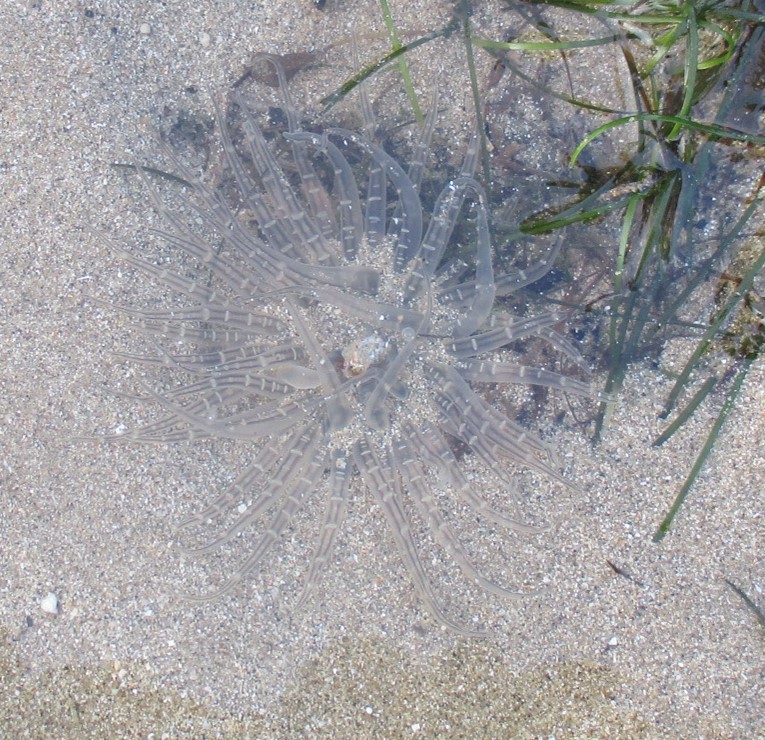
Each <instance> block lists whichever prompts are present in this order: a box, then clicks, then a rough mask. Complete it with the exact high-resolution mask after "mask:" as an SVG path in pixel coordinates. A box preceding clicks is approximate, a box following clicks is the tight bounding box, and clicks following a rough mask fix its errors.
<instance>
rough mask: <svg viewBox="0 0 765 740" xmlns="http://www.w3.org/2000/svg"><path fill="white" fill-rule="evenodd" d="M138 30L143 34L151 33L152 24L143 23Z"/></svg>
mask: <svg viewBox="0 0 765 740" xmlns="http://www.w3.org/2000/svg"><path fill="white" fill-rule="evenodd" d="M138 31H139V33H140V34H141V36H148V35H149V34H150V33H151V26H150V25H149V24H148V23H142V24H141V25H140V26H139V27H138Z"/></svg>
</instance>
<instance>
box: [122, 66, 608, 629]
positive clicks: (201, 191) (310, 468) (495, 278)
mask: <svg viewBox="0 0 765 740" xmlns="http://www.w3.org/2000/svg"><path fill="white" fill-rule="evenodd" d="M264 59H265V61H266V62H268V63H270V64H272V65H273V66H274V69H275V70H276V73H277V75H278V78H279V82H280V87H281V94H282V95H283V99H284V104H283V110H284V113H285V114H286V121H287V126H286V128H287V130H286V131H285V132H284V133H283V140H282V141H281V142H271V141H268V140H267V138H266V137H265V136H264V133H263V130H262V129H261V127H259V125H258V123H256V119H255V116H254V115H253V113H252V112H251V110H250V109H249V108H248V105H247V104H246V103H245V102H244V99H243V97H242V96H241V94H240V93H239V92H238V91H234V92H233V93H232V94H231V103H230V108H229V109H226V110H224V109H223V108H222V107H221V106H220V105H219V104H215V115H216V119H217V124H218V129H219V132H220V137H221V144H222V151H223V159H222V161H223V163H224V165H223V167H222V168H221V171H223V172H224V175H223V176H222V177H220V178H219V182H218V183H217V185H212V184H210V183H208V182H205V181H203V180H202V179H200V178H199V177H197V175H196V174H195V172H194V171H192V168H190V167H189V166H187V165H185V164H183V162H182V161H181V159H180V158H179V157H178V156H176V155H175V154H174V153H173V152H172V151H171V150H170V148H166V149H165V153H166V155H167V157H168V158H169V159H170V161H171V162H172V167H173V168H174V173H173V175H172V179H173V181H174V182H175V184H177V185H178V186H179V187H178V190H180V192H176V193H175V194H174V195H173V198H174V200H173V204H172V206H171V205H169V203H168V199H167V196H166V195H165V194H164V191H163V189H162V188H160V187H159V185H158V180H157V178H158V171H157V170H155V169H152V168H148V167H134V168H133V171H134V172H135V173H137V175H138V177H139V178H140V179H141V181H142V182H143V185H144V186H145V188H146V190H147V192H148V193H149V195H150V198H151V200H152V203H153V206H154V208H155V209H156V210H157V211H158V213H159V214H160V215H161V216H162V218H163V220H164V222H165V223H166V224H167V227H166V228H165V229H163V230H162V231H160V232H158V233H159V235H160V236H161V237H162V238H163V239H164V240H166V242H167V243H168V244H169V245H171V247H172V248H173V249H175V250H176V254H177V255H178V259H177V262H178V263H182V264H184V265H185V270H184V271H181V270H177V266H176V269H174V268H173V267H171V266H167V265H165V264H155V262H153V261H149V260H145V259H140V258H138V257H136V256H135V255H134V254H132V253H130V252H126V251H123V250H119V254H120V255H121V257H122V258H123V259H124V260H125V261H126V262H127V263H129V264H130V265H131V266H133V267H134V268H136V269H137V270H139V271H142V272H143V273H145V274H147V275H149V276H151V278H153V279H155V280H156V281H158V282H160V283H162V284H164V285H165V286H166V287H168V288H169V289H171V291H172V292H174V293H177V294H178V295H179V296H182V297H183V303H182V305H181V307H174V308H172V309H167V310H138V309H123V310H125V311H126V312H127V313H128V314H130V315H131V316H132V317H133V318H134V319H135V321H136V322H137V324H138V325H139V326H140V327H141V328H142V329H143V330H144V331H145V332H147V333H148V334H149V335H151V337H152V339H153V341H156V342H157V343H158V344H159V345H160V346H162V349H160V350H159V351H158V353H157V354H155V355H149V354H146V355H126V357H130V358H131V359H132V360H133V361H135V362H138V363H141V364H145V365H154V366H157V365H159V366H162V367H163V368H164V372H165V373H166V374H167V375H168V377H169V378H171V379H172V381H173V383H174V384H172V383H170V384H169V389H168V383H167V382H166V383H165V387H164V390H162V391H156V390H154V389H153V388H150V387H148V386H146V387H145V394H146V397H147V398H151V399H153V400H154V401H156V403H157V404H158V405H159V406H160V407H161V408H162V409H163V411H162V414H161V416H160V418H158V419H157V420H155V421H153V422H151V423H148V424H145V425H143V426H140V427H138V428H136V429H133V430H132V431H129V432H127V433H125V434H122V435H119V438H120V439H123V440H132V441H139V442H152V443H171V442H177V441H184V440H192V441H194V440H200V439H212V438H223V439H232V440H246V441H247V442H252V443H253V450H254V452H253V455H254V457H253V459H252V461H251V463H250V464H249V466H248V467H247V468H246V469H245V470H244V472H242V473H241V474H240V475H239V476H238V477H237V478H236V480H235V481H234V482H233V483H232V484H231V485H230V487H228V488H227V490H225V491H224V492H223V493H222V494H221V495H220V496H219V497H218V498H217V499H216V500H215V501H213V502H212V503H211V504H209V505H208V506H207V507H206V508H204V509H203V510H202V511H200V512H199V513H197V514H196V515H194V516H193V517H190V518H188V519H186V520H185V521H183V522H181V523H180V524H179V529H180V530H181V531H183V530H186V531H188V530H189V529H190V528H192V527H194V528H196V529H204V528H205V527H208V528H209V526H211V525H212V524H214V523H216V522H217V523H220V521H221V520H222V519H225V518H227V517H228V522H227V523H226V525H225V526H224V527H223V529H222V532H221V534H220V535H219V536H212V537H209V535H208V540H207V541H204V542H201V543H200V542H195V543H194V544H192V545H187V546H186V547H185V548H184V552H189V553H194V554H202V553H209V552H213V551H215V550H216V549H217V548H220V547H221V546H222V545H224V544H225V543H230V542H232V540H233V539H234V538H235V537H236V536H237V535H239V534H240V533H242V532H243V531H244V530H245V529H246V528H248V527H249V526H250V525H251V524H253V523H256V522H261V521H264V522H265V524H264V525H263V527H262V530H261V533H260V534H259V535H258V537H257V538H255V541H254V542H252V543H251V544H250V549H249V551H248V552H247V554H246V555H245V556H242V558H241V561H240V565H239V567H238V568H237V569H236V571H235V572H234V573H233V574H232V575H230V577H228V578H227V580H225V582H224V583H223V585H222V586H221V587H220V588H218V589H217V590H215V591H214V592H212V593H205V594H200V595H195V596H193V597H191V598H194V599H199V600H203V599H212V598H216V597H219V596H221V595H223V594H226V593H227V592H229V591H231V589H233V588H234V587H235V586H236V585H237V584H238V583H239V582H240V581H242V579H243V578H244V577H245V576H246V575H247V574H248V573H251V572H252V571H253V570H254V569H255V568H257V567H259V566H260V564H261V563H262V561H263V560H264V558H265V556H266V555H267V554H268V553H269V551H270V550H271V549H272V548H273V547H274V545H276V544H277V543H278V542H279V540H280V539H281V538H282V536H283V535H284V534H285V528H286V527H287V526H288V524H289V522H290V521H291V520H292V519H293V517H294V516H295V515H296V514H297V512H298V511H299V510H301V509H302V508H303V507H304V506H305V504H306V503H307V501H308V499H309V498H311V497H324V499H325V509H324V516H323V523H322V524H321V525H320V527H319V529H318V537H317V540H316V543H315V547H314V551H313V556H312V557H311V559H310V562H309V563H308V564H307V573H306V575H305V579H304V583H303V588H302V592H301V594H300V596H299V597H298V599H297V604H298V605H301V604H303V603H305V602H306V600H307V599H309V598H310V597H311V595H312V594H313V593H314V592H316V590H317V587H318V586H319V584H320V580H321V577H322V573H323V572H324V570H325V568H326V567H327V565H328V564H329V562H330V559H331V557H332V553H333V545H334V543H335V540H336V537H337V534H338V531H339V530H340V528H341V526H342V524H343V520H344V516H345V513H346V509H347V504H348V501H349V496H350V495H351V493H352V492H353V491H355V490H357V489H358V488H359V487H358V486H357V485H356V483H357V482H360V481H362V482H363V484H364V486H365V487H366V489H367V490H368V491H369V493H370V494H371V496H372V497H373V499H374V500H375V501H376V502H377V504H378V505H379V507H380V508H381V510H382V512H383V513H384V516H385V519H386V521H387V524H388V527H389V530H390V534H391V535H392V538H393V540H394V541H395V543H396V547H397V549H398V552H399V553H400V556H401V558H402V559H403V562H404V564H405V565H406V568H407V570H408V572H409V574H410V576H411V579H412V581H413V583H414V586H415V588H416V591H417V593H418V594H419V596H420V598H421V600H422V602H423V604H424V605H425V606H426V607H427V609H428V610H429V611H430V612H431V614H432V615H433V616H434V617H435V618H436V620H438V622H440V623H441V624H442V625H445V626H447V627H449V628H451V629H452V630H454V631H456V632H459V633H463V634H474V633H475V632H474V630H473V629H472V628H469V627H466V626H465V625H464V624H462V623H461V621H460V620H457V619H455V618H452V617H451V616H450V615H449V614H448V613H447V610H446V609H445V608H444V606H443V604H442V603H441V600H440V599H439V597H438V596H437V593H436V590H435V589H434V585H433V581H432V579H431V578H430V577H429V575H428V572H427V570H426V567H424V564H423V561H422V558H421V555H420V551H419V546H418V544H417V542H418V540H417V537H415V536H414V534H413V532H414V530H415V524H414V522H413V521H412V519H413V518H416V517H419V519H420V521H419V526H420V527H421V526H422V525H423V524H424V525H425V526H426V528H427V529H428V530H429V531H430V532H431V534H432V537H433V539H434V541H435V542H437V543H438V545H439V546H440V547H442V548H443V550H444V551H445V552H446V553H447V554H448V556H449V557H450V558H451V559H452V560H453V562H454V563H455V564H456V565H457V566H458V567H459V569H460V570H461V572H462V573H463V574H464V577H465V578H466V579H468V581H470V582H472V583H474V584H477V585H478V586H479V587H480V588H481V589H484V590H486V591H488V592H491V593H495V594H499V595H502V596H510V597H517V596H518V593H517V592H516V591H513V590H510V589H507V588H505V587H503V586H500V585H498V584H496V583H495V582H493V581H492V580H491V579H490V578H488V577H487V576H486V575H485V574H484V573H482V572H481V571H480V570H479V568H478V567H477V566H476V565H475V564H474V563H473V562H472V561H471V557H470V555H469V553H468V551H467V549H466V547H465V546H464V544H463V542H462V540H461V538H460V537H459V536H458V534H457V531H456V530H455V529H454V528H453V527H452V526H451V524H450V522H449V517H448V515H446V514H445V513H444V509H443V503H442V499H443V496H444V494H446V495H448V496H449V499H448V500H451V501H452V502H453V503H454V505H459V506H466V507H469V508H470V509H471V510H473V511H474V512H475V514H476V515H478V516H479V517H481V518H483V519H484V520H486V521H488V522H491V523H493V524H496V525H500V526H502V527H507V528H510V529H511V530H514V531H516V532H521V533H526V532H531V531H536V530H535V529H534V528H533V527H530V526H528V525H526V524H523V523H522V522H521V521H520V516H519V514H518V507H517V502H516V501H515V499H514V495H513V494H512V493H508V500H507V502H506V506H505V507H504V508H505V510H503V511H500V510H498V509H497V508H496V507H495V506H493V505H491V504H490V502H489V501H488V500H487V498H486V497H485V496H484V495H482V491H481V490H480V489H477V488H476V486H475V485H474V484H472V483H471V482H470V481H469V480H468V477H467V476H466V474H465V473H464V471H463V467H462V466H463V458H464V456H466V455H473V456H475V458H476V459H478V460H480V461H481V463H482V465H484V466H485V468H486V469H487V473H488V475H490V476H493V477H494V479H495V480H496V481H498V482H499V484H500V485H501V486H502V487H503V488H506V489H508V490H509V491H510V492H512V491H513V489H514V485H513V475H512V474H511V472H510V470H509V468H510V467H512V466H513V465H515V466H521V467H524V468H527V469H532V470H534V471H537V472H541V473H543V474H544V475H546V476H549V477H550V478H552V479H555V480H558V481H563V480H564V479H563V477H562V476H561V474H560V472H559V470H558V465H557V463H556V462H555V458H554V456H553V454H552V452H551V450H550V449H549V447H548V445H547V444H545V443H544V442H543V441H542V440H541V439H540V438H538V437H537V436H535V435H534V434H533V433H532V432H530V431H528V430H527V429H525V428H524V427H523V426H521V425H520V424H519V423H518V422H516V421H514V420H513V419H512V418H510V417H509V416H508V415H506V413H505V412H504V411H503V410H501V409H500V408H499V407H498V406H499V404H497V403H492V402H489V401H487V400H486V399H485V398H484V397H482V395H480V394H479V392H478V387H479V386H480V387H481V388H492V387H494V388H496V387H497V384H500V386H501V384H534V385H539V386H548V387H552V388H556V389H559V390H561V391H564V392H566V393H572V394H579V395H586V396H597V393H596V392H595V391H593V389H592V388H591V386H590V385H589V384H588V383H586V382H584V381H581V380H577V379H575V378H572V377H568V376H566V375H563V374H559V373H557V372H553V371H550V370H546V369H542V368H535V367H527V366H525V365H524V364H522V363H520V362H519V357H518V353H517V352H514V351H513V347H514V346H517V344H518V343H519V342H521V341H522V340H526V339H528V338H531V337H536V338H538V339H541V340H543V341H544V342H545V343H546V344H547V345H548V346H549V347H551V348H552V349H553V350H554V351H555V352H558V353H562V354H563V355H565V356H567V357H569V358H571V359H573V360H575V361H577V362H578V361H579V359H580V358H579V357H578V354H577V352H576V350H575V348H574V347H573V346H572V344H571V343H570V342H569V341H568V340H567V339H565V338H564V337H563V336H562V335H561V334H560V333H559V331H558V327H560V326H561V325H562V323H563V322H564V320H565V319H566V318H567V314H566V312H565V311H563V310H553V311H548V312H545V313H542V314H540V315H535V316H511V315H509V314H508V313H507V312H506V310H505V308H504V306H500V305H498V301H497V299H498V298H499V297H502V296H508V295H509V294H511V293H513V292H514V291H518V290H519V289H521V288H523V287H524V286H526V285H529V284H530V283H532V282H534V281H535V280H537V279H538V278H540V277H541V276H543V275H544V274H545V273H546V272H547V271H548V270H549V268H550V266H551V262H552V257H553V255H552V254H548V258H547V259H544V260H542V261H540V262H538V263H533V264H531V265H530V266H528V267H527V268H526V269H525V270H519V271H516V272H509V273H507V272H502V273H499V271H498V270H496V269H495V261H496V257H495V255H494V253H493V250H492V243H491V238H490V224H489V220H490V219H489V209H488V204H487V198H486V194H485V192H484V189H483V188H482V187H481V185H480V184H479V183H478V182H477V181H476V179H474V172H475V168H476V161H477V159H478V151H477V150H478V147H477V137H475V136H474V137H473V139H472V140H471V142H470V143H469V145H468V147H467V152H466V154H465V157H464V161H463V164H462V167H461V171H460V172H459V174H458V175H457V176H456V177H454V178H453V179H451V180H450V181H449V182H448V183H447V184H446V186H445V187H444V188H443V190H442V191H441V193H440V195H439V196H438V197H437V199H436V201H435V205H434V206H433V209H432V214H431V215H430V217H429V218H426V217H425V216H424V211H423V206H422V204H421V199H420V193H419V191H420V185H421V181H422V179H423V171H424V165H425V159H426V153H427V152H428V149H429V146H430V142H431V137H432V133H433V130H434V125H435V118H436V105H435V103H434V104H433V105H432V107H431V109H430V112H429V114H428V117H427V120H426V121H425V124H424V126H423V128H422V132H421V134H420V136H419V139H418V141H417V143H416V145H415V147H414V156H413V158H412V159H413V161H412V163H411V165H410V166H409V168H408V170H405V169H403V168H402V167H401V165H400V164H398V162H397V161H396V160H395V159H394V158H393V157H392V156H390V155H389V154H388V153H387V152H386V151H385V150H384V149H383V148H382V146H380V145H379V144H378V143H376V142H375V141H373V140H371V138H369V137H368V136H367V135H365V134H362V133H354V132H352V131H350V130H346V129H342V128H327V129H325V130H323V131H322V132H321V133H316V132H312V131H308V130H303V129H302V128H301V127H300V126H299V124H298V116H297V114H296V112H295V109H294V107H293V105H292V103H291V101H290V96H289V93H288V90H287V85H286V81H285V76H284V72H283V70H282V68H281V66H280V64H279V62H278V61H277V60H276V59H274V58H270V57H265V58H264ZM362 110H363V111H364V115H365V118H366V123H367V126H366V130H367V131H372V130H373V128H374V127H373V126H372V125H371V123H372V121H371V120H370V118H371V113H370V109H369V105H368V104H366V103H365V104H364V105H362ZM284 142H286V144H285V143H284ZM278 145H279V146H281V150H280V149H279V146H278ZM285 149H288V150H289V152H290V156H289V157H288V158H285V157H284V150H285ZM279 151H281V153H278V152H279ZM351 161H353V162H358V161H362V162H366V163H367V167H368V182H367V189H366V195H365V197H364V198H362V195H361V194H360V192H359V188H358V185H357V180H356V175H355V170H354V167H353V166H352V164H351ZM357 169H358V167H357ZM160 179H162V180H163V185H164V184H165V182H166V181H167V180H168V179H170V178H169V176H167V175H165V176H164V178H160ZM460 219H462V220H463V221H468V222H469V223H472V224H474V226H472V227H471V230H472V231H473V232H474V233H473V237H472V239H471V246H470V247H469V251H470V252H471V254H466V248H465V246H464V245H462V250H461V252H460V253H459V254H457V256H455V252H454V250H451V251H450V249H449V248H450V243H451V241H452V235H453V232H454V230H455V226H456V225H457V224H458V221H459V220H460ZM189 265H193V266H194V267H195V270H194V276H192V277H188V276H187V272H188V269H190V268H189ZM186 268H188V269H186ZM181 348H185V349H181ZM180 379H182V380H180ZM115 436H116V435H115ZM207 531H208V532H209V529H208V530H207ZM242 539H245V540H246V539H247V538H244V537H243V538H242ZM237 542H240V540H237Z"/></svg>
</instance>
